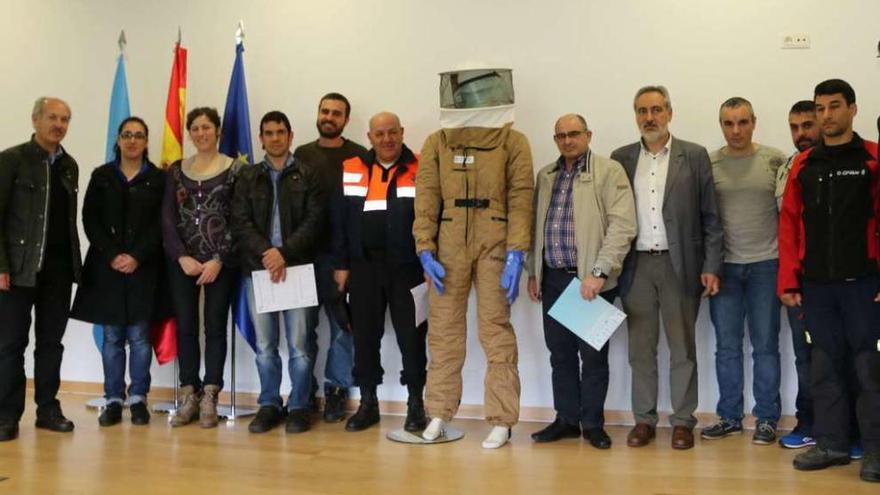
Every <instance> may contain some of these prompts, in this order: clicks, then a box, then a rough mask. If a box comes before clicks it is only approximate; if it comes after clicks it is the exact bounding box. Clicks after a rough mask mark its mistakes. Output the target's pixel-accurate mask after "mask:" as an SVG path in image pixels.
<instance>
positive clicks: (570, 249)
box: [544, 150, 590, 268]
mask: <svg viewBox="0 0 880 495" xmlns="http://www.w3.org/2000/svg"><path fill="white" fill-rule="evenodd" d="M589 160H590V150H587V152H586V153H584V154H583V155H581V156H580V158H578V159H577V160H575V162H574V164H573V166H572V167H571V171H568V170H566V168H565V159H564V158H563V157H561V156H560V157H559V159H558V160H556V164H557V172H556V178H555V179H554V181H553V192H552V193H551V195H550V208H549V209H548V210H547V218H546V219H545V221H544V262H545V263H546V264H547V266H549V267H550V268H575V267H577V244H576V242H575V238H574V208H573V207H572V205H571V194H572V185H573V184H574V180H575V178H576V177H577V176H578V174H581V173H585V172H586V171H587V163H588V162H589Z"/></svg>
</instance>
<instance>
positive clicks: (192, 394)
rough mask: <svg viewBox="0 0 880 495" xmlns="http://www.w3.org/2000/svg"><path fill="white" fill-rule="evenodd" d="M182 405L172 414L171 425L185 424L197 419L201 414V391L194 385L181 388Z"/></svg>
mask: <svg viewBox="0 0 880 495" xmlns="http://www.w3.org/2000/svg"><path fill="white" fill-rule="evenodd" d="M180 394H181V397H182V398H181V400H180V407H178V408H177V410H176V411H174V415H173V416H171V426H184V425H188V424H190V423H192V422H193V421H195V419H196V417H197V416H198V414H199V399H201V397H202V394H201V392H196V391H195V388H194V387H193V386H192V385H187V386H185V387H181V388H180Z"/></svg>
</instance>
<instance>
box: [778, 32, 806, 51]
mask: <svg viewBox="0 0 880 495" xmlns="http://www.w3.org/2000/svg"><path fill="white" fill-rule="evenodd" d="M781 48H783V49H793V48H795V49H798V48H799V49H805V48H810V35H809V33H782V46H781Z"/></svg>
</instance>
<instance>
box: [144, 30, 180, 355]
mask: <svg viewBox="0 0 880 495" xmlns="http://www.w3.org/2000/svg"><path fill="white" fill-rule="evenodd" d="M185 114H186V48H183V47H182V46H180V39H179V38H178V40H177V43H176V44H175V45H174V64H172V66H171V82H170V83H169V84H168V102H167V103H166V104H165V130H164V132H163V133H162V159H161V160H162V161H161V167H162V168H168V167H169V166H170V165H171V164H172V163H174V162H176V161H177V160H180V159H181V158H183V121H184V115H185ZM150 340H151V341H152V344H153V351H154V352H155V353H156V361H158V362H159V364H165V363H167V362H169V361H172V360H174V358H175V357H176V356H177V320H175V319H174V318H168V319H167V320H164V321H160V322H156V323H154V324H153V325H152V327H151V328H150Z"/></svg>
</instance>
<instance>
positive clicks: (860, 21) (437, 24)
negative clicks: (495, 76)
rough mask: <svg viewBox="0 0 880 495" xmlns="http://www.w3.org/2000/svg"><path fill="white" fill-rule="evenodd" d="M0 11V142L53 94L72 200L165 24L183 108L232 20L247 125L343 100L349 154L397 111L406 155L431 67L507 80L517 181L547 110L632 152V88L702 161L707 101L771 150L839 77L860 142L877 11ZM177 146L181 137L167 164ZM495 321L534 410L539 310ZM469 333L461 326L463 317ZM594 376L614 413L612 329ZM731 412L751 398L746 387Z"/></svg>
mask: <svg viewBox="0 0 880 495" xmlns="http://www.w3.org/2000/svg"><path fill="white" fill-rule="evenodd" d="M661 6H662V7H661ZM2 12H3V18H4V20H5V22H4V26H3V29H2V30H0V46H3V49H4V55H3V60H4V68H5V70H6V73H5V74H4V77H3V89H2V91H0V108H3V110H4V111H3V112H0V143H2V146H3V147H6V146H11V145H13V144H16V143H18V142H21V141H23V140H25V139H26V138H27V137H28V136H29V134H30V132H31V129H30V123H29V112H30V108H31V104H32V101H33V99H34V98H35V97H37V96H39V95H57V96H60V97H63V98H65V99H66V100H67V101H68V102H69V103H70V105H71V107H72V108H73V121H72V124H71V127H70V132H69V133H68V136H67V139H66V140H65V142H64V144H65V147H66V148H67V149H68V150H69V152H70V153H71V154H73V155H74V156H75V157H76V158H77V159H78V161H79V163H80V167H81V177H82V178H81V187H83V188H84V187H85V185H86V184H87V181H88V177H89V174H90V172H91V170H92V169H93V168H94V167H95V166H97V165H98V164H100V163H101V159H102V157H103V153H104V144H105V143H104V139H105V135H106V125H107V124H106V122H107V106H108V102H109V95H110V87H111V82H112V77H113V71H114V62H115V57H116V53H117V51H116V50H117V48H116V38H117V36H118V34H119V30H120V29H122V28H124V29H125V30H126V35H127V37H128V41H129V45H128V59H127V60H128V65H127V70H128V87H129V90H130V98H131V106H132V111H133V113H135V114H137V115H140V116H142V117H144V118H145V119H146V120H147V122H148V123H149V124H150V126H151V128H152V130H153V139H152V142H151V145H150V151H151V153H152V155H153V156H154V157H158V156H159V154H160V136H161V130H162V125H163V114H164V108H165V97H166V92H167V87H168V78H169V72H170V67H171V57H172V52H171V50H172V46H173V43H174V41H175V39H176V36H177V28H178V26H180V27H181V28H182V29H183V41H184V46H185V47H186V48H188V49H189V68H188V71H189V81H188V86H189V89H188V93H187V102H188V108H193V107H195V106H200V105H211V106H216V107H219V108H220V109H221V111H222V107H223V105H224V101H225V97H226V91H227V85H228V82H229V75H230V71H231V67H232V61H233V57H234V46H233V45H234V38H233V35H234V31H235V26H236V23H237V22H238V20H239V19H242V20H244V22H245V30H246V41H245V46H246V50H247V51H246V52H245V67H246V73H247V84H248V93H249V96H250V108H251V121H252V123H251V126H252V129H256V128H257V123H258V122H259V118H260V116H261V115H262V114H263V113H264V112H266V111H268V110H271V109H281V110H283V111H285V112H287V113H288V115H289V116H290V117H291V119H292V120H293V122H294V128H295V131H296V141H297V143H304V142H306V141H310V140H312V139H314V138H315V137H316V131H315V129H314V125H313V123H314V118H315V109H316V105H317V101H318V98H319V97H320V95H322V94H323V93H325V92H327V91H331V90H332V91H340V92H342V93H344V94H346V95H347V96H348V97H349V98H350V99H351V101H352V103H353V109H354V113H353V115H352V121H351V123H350V125H349V127H348V129H347V132H346V135H347V136H349V137H351V138H354V139H356V140H359V141H361V142H365V141H366V138H365V131H366V122H367V120H368V118H369V116H370V115H372V114H373V113H375V112H377V111H380V110H385V109H388V110H392V111H395V112H397V113H398V114H400V116H401V118H402V120H403V123H404V125H405V127H406V138H407V139H406V141H407V143H408V144H409V145H410V146H411V147H412V148H414V149H416V150H418V149H419V148H420V147H421V143H422V141H423V140H424V138H425V137H426V136H427V135H428V133H429V132H431V131H432V130H434V129H435V128H436V127H437V126H438V111H437V86H438V78H437V76H436V73H437V72H439V71H441V70H446V69H450V68H454V67H456V66H460V65H462V64H465V63H485V64H489V65H493V66H509V67H512V68H513V69H514V79H515V85H516V91H517V107H518V108H517V115H518V117H517V121H516V126H517V128H519V129H520V130H521V131H523V132H524V133H525V134H526V135H527V136H529V138H530V139H531V144H532V149H533V153H534V159H535V168H536V169H537V168H538V167H539V166H540V165H542V164H544V163H547V162H549V161H550V160H553V159H554V158H555V157H556V156H557V153H556V150H555V147H554V145H553V143H552V139H551V137H550V136H551V134H552V126H553V123H554V121H555V119H556V117H557V116H559V115H560V114H563V113H566V112H571V111H576V112H580V113H582V114H584V115H585V116H586V117H587V119H588V121H589V123H590V127H591V128H592V129H593V130H594V137H593V147H594V149H595V150H596V151H597V152H599V153H601V154H606V155H607V154H608V153H610V152H611V150H613V149H614V148H616V147H617V146H620V145H622V144H625V143H628V142H632V141H635V140H636V138H637V129H636V127H635V125H634V119H633V114H632V110H631V101H632V95H633V93H634V92H635V90H636V89H637V88H638V87H639V86H642V85H644V84H656V83H660V84H665V85H666V86H667V87H669V88H670V91H671V92H672V100H673V105H674V108H675V119H674V120H673V122H672V124H671V126H672V130H673V133H675V134H676V135H677V136H680V137H682V138H684V139H688V140H691V141H696V142H699V143H702V144H704V145H705V146H706V147H707V148H709V149H712V148H717V147H719V146H720V145H721V144H722V143H723V140H722V136H721V133H720V132H719V129H718V126H717V124H716V122H717V108H718V105H719V104H720V102H721V101H723V100H724V99H726V98H728V97H730V96H734V95H739V96H744V97H746V98H749V99H750V100H751V101H752V102H753V104H754V107H755V111H756V113H757V115H758V119H759V120H758V128H757V133H756V136H755V139H756V140H757V141H760V142H762V143H765V144H768V145H772V146H776V147H778V148H781V149H783V150H786V152H788V151H789V150H790V149H791V143H790V138H789V136H788V133H787V132H786V130H787V125H786V116H787V112H788V108H789V107H790V105H791V104H792V103H793V102H794V101H796V100H799V99H804V98H810V97H811V95H812V93H811V92H812V88H813V86H814V85H815V84H816V83H817V82H819V81H820V80H823V79H826V78H830V77H841V78H843V79H846V80H848V81H849V82H850V83H851V84H852V85H853V86H854V87H855V89H856V92H857V95H858V102H859V107H860V109H861V113H860V114H859V115H858V117H857V119H856V129H857V130H858V131H860V132H861V133H862V135H863V136H865V137H869V138H871V139H875V138H876V130H875V127H874V119H875V116H876V115H877V113H878V111H880V93H878V92H877V91H876V89H877V88H878V87H880V84H878V83H880V62H878V59H877V58H875V57H876V46H877V28H876V26H877V19H880V3H877V2H874V1H857V0H841V1H839V2H833V3H832V2H828V1H827V0H821V1H820V0H802V1H799V2H783V1H781V0H767V1H760V2H759V1H748V0H746V1H744V0H716V1H714V2H700V1H697V0H671V1H668V2H663V3H662V4H658V3H656V2H640V1H636V0H619V1H617V2H613V3H612V2H598V1H597V2H586V1H578V0H558V1H556V2H550V3H548V2H538V1H531V0H520V1H515V2H510V1H501V0H484V1H473V0H469V1H467V0H448V1H444V2H415V1H406V0H385V1H383V2H375V1H354V0H345V1H330V0H328V1H324V2H317V1H312V2H305V1H280V0H278V1H268V0H263V1H253V2H231V1H207V0H198V1H181V0H177V1H172V0H153V1H149V2H143V1H139V2H134V1H130V0H124V1H118V0H117V1H111V0H94V1H85V0H3V2H2ZM784 31H792V32H808V33H809V34H810V35H811V38H812V48H811V49H809V50H781V49H780V48H779V45H780V34H781V33H782V32H784ZM872 89H873V90H874V92H871V90H872ZM191 150H192V148H191V146H190V145H189V143H187V149H186V150H185V154H188V153H190V152H191ZM83 239H84V236H83ZM524 288H525V286H524V285H523V289H524ZM523 292H524V291H523ZM471 306H473V300H472V301H471ZM704 306H705V305H704ZM783 321H784V318H783ZM513 323H514V326H515V327H516V329H517V334H518V336H519V346H520V372H521V376H522V380H523V388H522V390H523V395H522V403H523V405H526V406H551V405H552V397H551V391H550V387H549V379H550V370H549V363H548V355H547V351H546V348H545V346H544V343H543V337H542V330H541V324H540V310H539V307H538V306H537V305H534V304H531V303H530V302H529V301H528V299H527V298H526V297H524V296H523V297H520V299H519V301H517V303H516V304H515V306H514V308H513ZM469 324H470V325H471V328H472V329H474V330H475V326H474V325H475V321H474V318H473V316H471V318H469ZM325 325H326V324H325V323H322V327H321V331H322V337H324V338H323V339H322V346H323V344H324V343H325V341H326V337H325V336H324V335H323V334H324V333H326V332H325V329H326V326H325ZM698 326H699V328H698V337H697V339H698V349H699V351H698V352H699V356H700V368H699V372H700V408H699V409H700V411H713V410H714V407H715V401H716V398H717V387H716V383H715V376H714V356H713V354H714V352H713V349H714V337H713V335H712V327H711V325H710V323H709V318H708V311H707V308H705V307H704V308H703V310H702V312H701V314H700V319H699V323H698ZM780 341H781V343H782V344H781V349H782V355H783V368H784V374H783V406H784V411H785V412H786V413H792V411H793V403H794V393H795V390H796V381H795V377H794V373H793V364H792V363H793V358H792V353H791V344H790V337H789V331H788V327H787V323H784V324H783V330H782V333H781V335H780ZM65 345H66V346H67V352H66V354H65V360H64V366H63V369H62V375H63V378H64V379H67V380H85V381H95V382H100V381H102V371H101V364H100V358H99V355H98V352H97V351H96V350H95V348H94V346H93V345H92V343H91V336H90V331H89V327H88V326H87V325H84V324H81V323H79V322H71V324H70V326H69V327H68V332H67V336H66V337H65ZM478 348H479V345H478V342H477V339H476V335H475V332H473V331H472V332H471V335H470V339H469V342H468V350H469V354H468V360H467V362H466V368H465V391H464V398H463V402H464V403H481V402H482V384H481V382H482V375H483V364H484V358H483V355H482V353H481V352H480V351H479V350H478ZM239 349H243V345H242V341H241V340H239ZM383 349H384V350H385V351H386V352H385V354H384V358H383V359H384V364H385V369H386V382H387V385H385V386H384V387H383V389H382V391H381V392H382V395H383V396H384V397H385V398H391V399H403V398H404V397H405V393H404V392H403V390H402V389H401V387H399V386H397V376H398V372H399V368H400V359H399V355H398V352H397V350H396V346H395V344H394V340H393V336H392V335H390V332H389V335H387V336H386V338H385V340H384V341H383ZM239 357H240V359H239V363H238V366H237V367H236V370H237V373H238V378H239V387H240V389H244V390H251V391H254V390H258V378H257V375H256V372H255V369H254V366H253V364H252V353H251V352H250V350H247V349H243V350H242V352H241V353H240V354H239ZM28 359H30V358H28ZM661 360H662V361H663V363H664V364H663V365H661V383H665V381H666V377H667V373H666V372H665V371H664V370H665V363H666V362H667V360H668V354H667V353H665V352H664V353H662V355H661ZM322 363H323V360H321V362H320V363H319V364H322ZM30 365H31V362H30V360H29V361H28V366H29V367H30ZM611 368H612V372H611V388H610V390H609V394H608V402H607V404H606V406H607V407H608V408H610V409H628V408H629V384H630V373H629V367H628V366H627V364H626V338H625V330H621V331H619V332H618V333H617V334H616V335H615V337H614V340H613V342H612V349H611ZM227 375H228V370H227ZM747 381H750V373H747ZM171 383H173V381H172V377H171V370H170V367H165V368H163V369H158V368H156V367H154V384H156V385H159V386H167V385H170V384H171ZM285 386H286V382H285ZM666 395H667V388H666V387H665V385H664V386H663V387H662V390H661V397H663V400H662V402H661V405H660V407H661V409H664V410H668V409H669V402H668V400H667V399H666V398H665V397H666ZM748 402H749V404H748V405H749V406H750V405H751V398H750V394H749V399H748Z"/></svg>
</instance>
